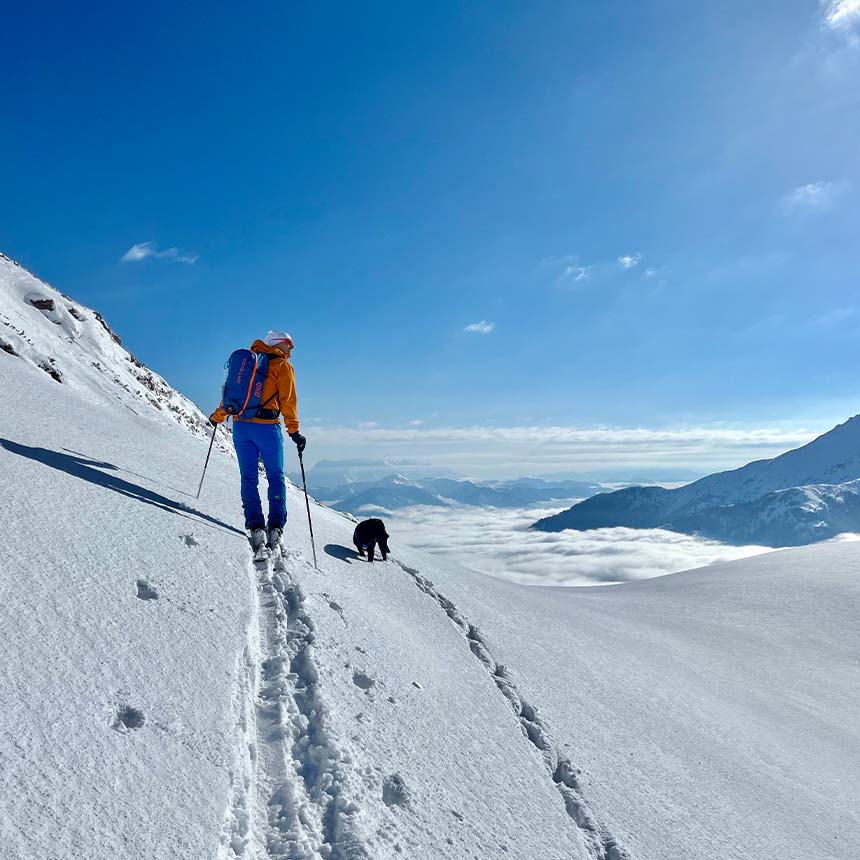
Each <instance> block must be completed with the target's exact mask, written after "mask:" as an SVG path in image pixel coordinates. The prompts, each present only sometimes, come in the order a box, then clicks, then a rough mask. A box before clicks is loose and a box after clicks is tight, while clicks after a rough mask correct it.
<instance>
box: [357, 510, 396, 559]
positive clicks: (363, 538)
mask: <svg viewBox="0 0 860 860" xmlns="http://www.w3.org/2000/svg"><path fill="white" fill-rule="evenodd" d="M352 542H353V543H354V544H355V548H356V549H357V550H358V554H359V555H361V556H363V555H364V553H365V551H367V560H368V561H373V554H374V551H375V549H376V545H377V544H379V552H380V555H381V556H382V560H383V561H386V559H387V558H388V532H387V531H385V523H384V522H382V520H377V519H372V520H362V522H360V523H359V524H358V525H357V526H356V527H355V531H354V532H353V534H352Z"/></svg>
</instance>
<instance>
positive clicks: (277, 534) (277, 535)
mask: <svg viewBox="0 0 860 860" xmlns="http://www.w3.org/2000/svg"><path fill="white" fill-rule="evenodd" d="M283 533H284V530H283V529H282V528H280V527H279V526H269V540H268V542H267V546H268V547H269V552H272V553H275V552H277V551H278V549H280V546H281V535H282V534H283Z"/></svg>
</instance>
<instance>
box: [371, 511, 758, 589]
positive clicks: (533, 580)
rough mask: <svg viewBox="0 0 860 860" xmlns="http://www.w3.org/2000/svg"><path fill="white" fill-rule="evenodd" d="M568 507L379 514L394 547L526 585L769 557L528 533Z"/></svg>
mask: <svg viewBox="0 0 860 860" xmlns="http://www.w3.org/2000/svg"><path fill="white" fill-rule="evenodd" d="M572 503H573V500H571V502H570V503H569V504H572ZM569 504H568V505H567V506H569ZM563 509H564V508H563V507H562V506H561V505H559V506H557V507H555V508H552V509H516V510H504V509H499V508H470V507H457V508H436V507H425V506H421V507H413V508H405V509H402V510H399V511H395V512H383V513H382V515H383V517H384V518H385V521H386V525H387V526H388V531H389V532H390V534H391V535H392V542H393V544H394V545H395V546H396V543H397V541H398V540H401V541H402V542H403V543H405V544H408V545H409V546H413V547H415V548H416V549H420V550H423V551H425V552H428V553H430V554H433V555H437V556H440V557H441V558H444V559H446V560H448V559H450V560H452V561H455V562H457V563H459V564H462V565H465V566H466V567H471V568H473V569H474V570H480V571H481V572H483V573H487V574H489V575H491V576H496V577H498V578H500V579H506V580H508V581H512V582H519V583H523V584H526V585H605V584H607V583H612V582H625V581H629V580H636V579H647V578H649V577H653V576H660V575H662V574H666V573H674V572H676V571H680V570H689V569H691V568H695V567H702V566H704V565H707V564H712V563H713V562H716V561H728V560H730V559H734V558H745V557H747V556H750V555H757V554H758V553H761V552H766V551H767V550H766V549H765V548H763V547H735V546H727V545H725V544H721V543H718V542H716V541H710V540H704V539H702V538H698V537H692V536H689V535H682V534H678V533H676V532H668V531H664V530H662V529H628V528H611V529H594V530H591V531H585V532H575V531H571V530H567V531H563V532H538V531H533V530H531V529H529V526H530V525H531V524H532V523H533V522H535V520H537V519H540V518H541V517H544V516H549V515H550V514H554V513H557V512H558V511H559V510H563Z"/></svg>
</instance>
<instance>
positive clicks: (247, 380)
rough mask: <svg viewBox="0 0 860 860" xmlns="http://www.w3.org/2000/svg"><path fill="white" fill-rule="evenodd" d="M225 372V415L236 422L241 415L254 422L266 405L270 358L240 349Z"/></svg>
mask: <svg viewBox="0 0 860 860" xmlns="http://www.w3.org/2000/svg"><path fill="white" fill-rule="evenodd" d="M224 370H225V371H226V373H225V376H224V388H223V389H222V392H221V405H222V406H223V407H224V411H225V412H226V413H227V414H228V415H232V416H233V417H234V418H236V417H237V416H240V415H247V416H248V417H249V418H255V417H256V415H257V412H258V411H259V410H260V407H261V406H263V405H264V404H263V402H262V400H263V384H264V383H265V381H266V375H267V374H268V372H269V356H268V355H266V353H264V352H252V351H251V350H250V349H237V350H236V351H235V352H234V353H232V355H231V356H230V358H228V359H227V364H225V365H224ZM271 399H272V398H271V397H270V398H269V400H271Z"/></svg>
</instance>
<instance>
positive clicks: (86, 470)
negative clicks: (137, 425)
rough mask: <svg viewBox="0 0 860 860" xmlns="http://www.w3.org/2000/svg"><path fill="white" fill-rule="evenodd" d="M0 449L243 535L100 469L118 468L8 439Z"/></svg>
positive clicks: (211, 518) (148, 503)
mask: <svg viewBox="0 0 860 860" xmlns="http://www.w3.org/2000/svg"><path fill="white" fill-rule="evenodd" d="M0 447H3V448H5V449H6V450H7V451H10V452H11V453H13V454H18V455H19V456H21V457H27V458H28V459H30V460H35V461H36V462H37V463H42V464H43V465H45V466H49V467H50V468H52V469H57V470H58V471H60V472H65V473H66V474H68V475H73V476H74V477H75V478H80V479H81V480H83V481H89V483H91V484H96V485H98V486H99V487H105V488H106V489H108V490H113V491H114V492H115V493H119V494H120V495H122V496H126V497H127V498H129V499H134V500H135V501H138V502H143V503H144V504H146V505H152V506H153V507H156V508H160V509H161V510H163V511H168V512H169V513H172V514H177V515H178V516H181V517H187V518H188V519H196V520H202V521H203V522H207V523H209V524H210V525H213V526H216V527H217V528H221V529H225V530H226V531H229V532H233V533H234V534H238V535H242V536H243V537H244V533H243V532H242V531H241V529H237V528H236V527H235V526H231V525H229V524H228V523H224V522H221V520H219V519H216V518H215V517H210V516H209V515H208V514H204V513H201V512H200V511H197V510H195V509H194V508H191V507H188V506H187V505H184V504H182V502H176V501H174V500H173V499H168V498H167V496H162V495H161V494H159V493H156V492H153V491H152V490H147V489H146V487H141V486H139V485H138V484H132V483H131V481H126V480H124V479H123V478H120V477H119V476H118V475H112V474H110V473H108V472H102V471H100V470H101V469H112V470H114V471H116V469H117V467H116V466H114V465H113V464H111V463H100V462H99V461H98V460H88V459H86V458H85V457H78V456H72V455H71V454H62V453H60V452H59V451H51V450H49V449H48V448H31V447H30V446H29V445H22V444H21V443H20V442H12V441H10V440H9V439H3V438H0Z"/></svg>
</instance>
